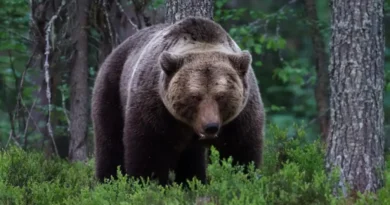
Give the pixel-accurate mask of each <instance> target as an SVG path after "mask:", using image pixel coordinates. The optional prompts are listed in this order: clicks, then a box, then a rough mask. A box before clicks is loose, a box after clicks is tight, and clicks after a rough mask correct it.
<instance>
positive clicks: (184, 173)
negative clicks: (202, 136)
mask: <svg viewBox="0 0 390 205" xmlns="http://www.w3.org/2000/svg"><path fill="white" fill-rule="evenodd" d="M194 177H196V178H197V179H198V180H200V181H201V182H202V183H203V184H205V183H206V148H205V147H204V146H203V145H202V144H201V143H200V142H193V143H191V144H190V145H189V146H188V147H187V148H186V149H185V150H184V151H183V152H182V153H181V154H180V159H179V162H178V165H177V168H176V169H175V181H176V182H177V183H178V184H180V183H183V184H184V186H188V183H187V180H192V179H193V178H194Z"/></svg>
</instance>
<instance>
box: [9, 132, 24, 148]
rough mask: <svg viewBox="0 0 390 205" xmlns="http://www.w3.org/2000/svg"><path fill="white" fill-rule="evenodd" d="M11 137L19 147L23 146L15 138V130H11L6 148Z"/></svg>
mask: <svg viewBox="0 0 390 205" xmlns="http://www.w3.org/2000/svg"><path fill="white" fill-rule="evenodd" d="M11 139H12V140H13V141H14V142H15V144H16V145H17V146H18V147H22V146H21V145H20V143H19V142H18V141H17V140H16V139H15V137H14V133H13V131H12V130H11V131H10V132H9V137H8V141H7V144H6V145H5V148H7V147H8V145H9V142H10V141H11Z"/></svg>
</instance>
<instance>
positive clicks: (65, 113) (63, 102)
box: [59, 89, 70, 131]
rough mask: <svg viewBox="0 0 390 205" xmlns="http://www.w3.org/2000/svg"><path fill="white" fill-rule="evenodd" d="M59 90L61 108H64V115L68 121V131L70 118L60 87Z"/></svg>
mask: <svg viewBox="0 0 390 205" xmlns="http://www.w3.org/2000/svg"><path fill="white" fill-rule="evenodd" d="M59 90H60V93H61V101H62V109H63V110H64V115H65V118H66V121H67V123H68V131H70V118H69V115H68V112H67V110H66V106H65V96H64V92H62V90H61V89H59Z"/></svg>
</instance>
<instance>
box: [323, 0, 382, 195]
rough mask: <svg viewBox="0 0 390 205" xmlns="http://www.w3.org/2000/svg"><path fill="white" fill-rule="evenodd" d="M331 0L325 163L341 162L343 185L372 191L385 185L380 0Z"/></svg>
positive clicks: (354, 189)
mask: <svg viewBox="0 0 390 205" xmlns="http://www.w3.org/2000/svg"><path fill="white" fill-rule="evenodd" d="M331 3H332V4H331V8H332V21H331V23H332V38H331V58H330V66H329V72H330V87H331V98H330V130H329V137H328V140H329V141H328V150H327V156H326V167H327V170H328V171H330V170H332V168H334V167H335V166H339V168H341V170H340V171H341V174H340V185H341V188H346V187H347V185H348V186H350V188H352V193H350V194H352V195H353V196H356V191H360V192H362V193H363V192H366V191H374V192H375V191H377V190H378V189H379V188H381V187H382V186H383V170H384V156H383V155H384V127H383V124H384V111H383V89H384V46H385V43H384V29H383V0H360V1H355V0H332V2H331ZM344 191H345V189H344ZM346 194H347V193H346V192H344V195H346Z"/></svg>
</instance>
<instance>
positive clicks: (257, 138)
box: [215, 110, 264, 170]
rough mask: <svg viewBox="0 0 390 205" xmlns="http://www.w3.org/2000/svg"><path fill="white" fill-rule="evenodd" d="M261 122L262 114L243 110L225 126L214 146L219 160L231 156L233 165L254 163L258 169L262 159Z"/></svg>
mask: <svg viewBox="0 0 390 205" xmlns="http://www.w3.org/2000/svg"><path fill="white" fill-rule="evenodd" d="M263 120H264V115H263V113H262V112H260V111H257V112H256V111H255V112H248V111H245V110H244V112H243V113H241V114H240V115H239V116H238V117H237V118H236V119H235V120H233V121H232V122H230V123H228V124H227V125H225V126H224V127H223V128H222V130H221V133H220V134H219V135H218V138H217V143H216V144H215V147H216V148H217V150H218V151H219V153H220V156H221V158H225V159H227V158H228V157H230V156H231V157H232V158H233V163H234V164H237V163H238V164H240V165H248V164H249V163H251V162H254V164H255V166H256V167H257V168H259V167H260V165H261V164H262V157H263V156H262V155H263V137H264V136H263ZM245 170H246V169H245Z"/></svg>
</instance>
